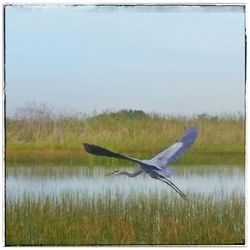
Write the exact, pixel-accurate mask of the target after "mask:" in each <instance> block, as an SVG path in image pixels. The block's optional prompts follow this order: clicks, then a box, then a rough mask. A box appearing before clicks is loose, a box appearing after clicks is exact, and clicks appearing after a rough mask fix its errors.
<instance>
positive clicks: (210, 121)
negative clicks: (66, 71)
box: [6, 107, 245, 165]
mask: <svg viewBox="0 0 250 250" xmlns="http://www.w3.org/2000/svg"><path fill="white" fill-rule="evenodd" d="M22 112H23V114H22ZM18 114H19V115H16V116H14V117H11V118H7V119H6V158H7V165H8V164H10V165H18V164H20V163H25V164H29V163H31V164H33V163H39V162H41V163H44V162H46V163H50V162H51V163H56V164H59V163H60V164H62V163H65V164H75V165H76V164H79V163H81V164H84V165H99V164H102V165H124V164H126V165H127V162H125V161H119V160H116V159H111V158H105V157H101V158H100V157H95V156H92V155H89V154H87V153H86V152H85V151H84V150H83V148H82V142H89V143H93V144H98V145H102V146H104V147H107V148H109V149H111V150H114V151H117V152H122V153H124V154H128V155H132V156H134V157H139V158H150V157H152V156H153V155H155V154H156V153H158V152H160V151H162V150H163V149H165V148H166V147H167V146H169V145H171V144H172V143H174V142H175V141H176V139H178V138H180V137H181V136H182V135H183V132H184V126H186V127H188V126H197V127H198V128H199V137H198V139H197V141H196V143H195V144H194V146H193V147H192V150H190V152H189V153H188V154H186V155H185V156H184V157H183V158H182V159H181V160H180V161H178V163H177V164H221V163H224V164H232V165H243V164H244V152H245V148H244V147H245V145H244V144H245V120H244V118H243V117H241V116H221V117H217V116H208V115H201V116H195V117H192V118H187V117H173V116H161V115H157V114H146V113H144V112H142V111H131V110H130V111H126V110H123V111H120V112H117V113H112V112H107V113H103V114H100V115H95V116H86V115H79V114H78V115H77V114H74V113H73V114H52V113H50V112H49V111H46V109H45V110H44V108H42V109H41V110H40V109H38V108H33V109H32V107H30V108H29V109H28V110H27V107H26V109H24V110H21V111H20V112H19V113H18Z"/></svg>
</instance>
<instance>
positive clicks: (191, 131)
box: [83, 127, 198, 200]
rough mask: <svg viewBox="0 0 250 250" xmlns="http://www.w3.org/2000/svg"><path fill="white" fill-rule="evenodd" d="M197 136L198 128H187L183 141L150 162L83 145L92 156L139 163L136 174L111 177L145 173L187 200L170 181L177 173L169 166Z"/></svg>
mask: <svg viewBox="0 0 250 250" xmlns="http://www.w3.org/2000/svg"><path fill="white" fill-rule="evenodd" d="M184 128H185V127H184ZM197 135H198V129H197V128H196V127H191V128H185V134H184V136H183V137H182V138H181V139H179V140H177V141H176V142H175V143H174V144H173V145H171V146H170V147H169V148H167V149H165V150H164V151H162V152H160V153H159V154H157V155H156V156H154V157H153V158H152V159H150V160H139V159H136V158H134V157H130V156H126V155H124V154H120V153H114V152H112V151H110V150H108V149H105V148H103V147H100V146H96V145H93V144H88V143H83V146H84V148H85V150H86V151H87V152H88V153H90V154H93V155H100V156H108V157H114V158H118V159H124V160H128V161H132V162H134V163H137V164H138V165H139V166H140V169H138V170H137V171H136V172H134V173H129V172H127V171H120V170H115V171H112V172H111V173H109V174H110V175H127V176H129V177H135V176H137V175H139V174H141V173H143V172H146V173H147V174H149V175H150V176H151V177H152V178H154V179H157V180H160V181H163V182H165V183H166V184H168V185H169V186H170V187H171V188H173V189H174V190H175V191H176V192H177V193H178V194H179V195H180V196H181V197H182V198H183V199H185V200H186V199H187V196H186V195H185V194H184V193H183V192H182V191H181V190H180V189H179V188H178V187H177V186H176V185H175V184H174V183H173V182H172V181H170V180H169V177H170V176H171V175H172V174H173V173H174V172H175V169H174V168H172V167H170V166H169V164H170V163H172V162H175V161H177V160H178V159H179V158H180V157H181V156H182V155H183V154H184V153H185V152H186V151H187V150H188V149H189V148H190V147H191V146H192V145H193V143H194V142H195V140H196V138H197Z"/></svg>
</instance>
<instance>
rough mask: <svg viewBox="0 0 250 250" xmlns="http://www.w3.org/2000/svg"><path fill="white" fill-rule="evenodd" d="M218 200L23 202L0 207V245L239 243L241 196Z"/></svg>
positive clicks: (136, 198)
mask: <svg viewBox="0 0 250 250" xmlns="http://www.w3.org/2000/svg"><path fill="white" fill-rule="evenodd" d="M221 198H222V197H221ZM221 198H220V199H218V198H214V197H212V196H202V195H193V196H192V197H190V200H189V201H188V202H186V201H184V200H182V199H178V197H177V198H170V197H168V195H166V194H160V195H159V194H157V193H152V194H149V197H144V196H141V195H140V194H131V195H130V196H129V197H128V198H126V199H124V197H123V195H121V194H116V197H115V198H111V195H110V194H109V193H107V194H105V195H104V196H103V195H102V196H100V197H92V196H88V195H87V194H85V195H84V194H80V193H79V196H78V198H77V197H74V198H73V197H71V196H70V195H69V196H67V195H66V196H65V197H64V198H63V197H62V198H61V200H60V201H57V200H54V199H50V198H46V197H44V198H43V199H41V200H39V199H33V198H32V197H24V198H22V199H20V200H17V201H9V202H7V204H6V245H7V246H14V245H85V244H86V245H93V244H149V245H150V244H165V245H169V244H170V245H179V244H191V245H192V244H208V245H209V244H213V245H220V244H233V245H234V244H237V245H238V244H239V245H241V244H244V243H245V225H244V218H245V212H244V211H245V210H244V209H245V208H244V204H245V201H244V195H243V194H242V195H239V194H231V195H230V196H229V197H224V198H223V199H221Z"/></svg>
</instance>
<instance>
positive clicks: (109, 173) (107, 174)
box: [105, 171, 113, 176]
mask: <svg viewBox="0 0 250 250" xmlns="http://www.w3.org/2000/svg"><path fill="white" fill-rule="evenodd" d="M112 174H113V171H112V172H108V173H106V174H105V176H110V175H112Z"/></svg>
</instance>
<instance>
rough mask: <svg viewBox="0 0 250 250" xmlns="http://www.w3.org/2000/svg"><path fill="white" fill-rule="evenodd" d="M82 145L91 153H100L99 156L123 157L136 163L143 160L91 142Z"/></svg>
mask: <svg viewBox="0 0 250 250" xmlns="http://www.w3.org/2000/svg"><path fill="white" fill-rule="evenodd" d="M83 147H84V148H85V150H86V151H87V152H88V153H90V154H93V155H100V156H108V157H114V158H118V159H124V160H129V161H132V162H135V163H138V164H142V163H143V162H142V161H140V160H138V159H136V158H133V157H129V156H126V155H122V154H119V153H114V152H112V151H110V150H108V149H106V148H103V147H100V146H96V145H93V144H88V143H83Z"/></svg>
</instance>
